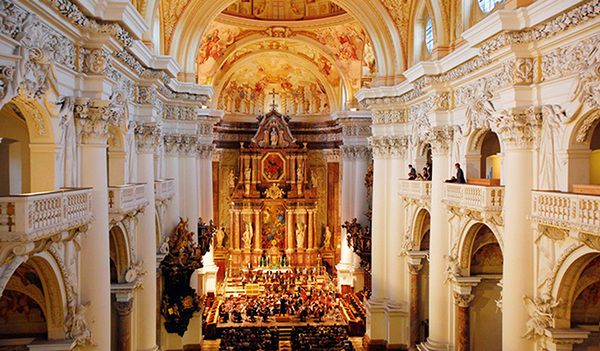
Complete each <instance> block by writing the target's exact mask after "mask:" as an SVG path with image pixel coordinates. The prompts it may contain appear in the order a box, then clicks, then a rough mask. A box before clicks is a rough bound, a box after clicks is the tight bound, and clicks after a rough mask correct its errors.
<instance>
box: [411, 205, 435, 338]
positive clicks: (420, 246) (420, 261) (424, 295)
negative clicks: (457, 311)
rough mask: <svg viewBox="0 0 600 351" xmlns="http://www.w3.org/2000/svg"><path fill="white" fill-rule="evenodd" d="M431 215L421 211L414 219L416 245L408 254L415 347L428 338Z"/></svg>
mask: <svg viewBox="0 0 600 351" xmlns="http://www.w3.org/2000/svg"><path fill="white" fill-rule="evenodd" d="M430 222H431V215H430V213H429V211H427V210H426V209H421V210H420V211H419V212H418V213H417V216H416V219H415V231H414V238H413V239H412V240H413V242H414V243H415V244H416V245H415V248H414V249H413V252H411V253H410V254H409V256H410V257H409V259H410V262H411V282H410V283H411V287H410V289H411V299H412V301H411V337H410V344H411V346H415V345H417V344H419V343H421V342H424V341H426V340H427V337H428V336H429V261H428V260H427V255H428V254H429V237H430V235H429V230H430Z"/></svg>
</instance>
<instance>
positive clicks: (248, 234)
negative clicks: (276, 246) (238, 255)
mask: <svg viewBox="0 0 600 351" xmlns="http://www.w3.org/2000/svg"><path fill="white" fill-rule="evenodd" d="M252 236H253V235H252V226H251V225H250V224H249V223H246V230H245V231H244V233H243V234H242V243H243V244H244V249H249V248H251V247H252Z"/></svg>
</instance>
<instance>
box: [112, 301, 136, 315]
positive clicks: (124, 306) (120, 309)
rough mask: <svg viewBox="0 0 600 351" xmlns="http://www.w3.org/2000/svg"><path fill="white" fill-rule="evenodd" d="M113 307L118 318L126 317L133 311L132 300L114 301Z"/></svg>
mask: <svg viewBox="0 0 600 351" xmlns="http://www.w3.org/2000/svg"><path fill="white" fill-rule="evenodd" d="M113 306H114V307H115V310H116V311H117V314H118V315H119V316H128V315H129V314H131V311H133V298H131V299H129V300H126V301H115V302H113Z"/></svg>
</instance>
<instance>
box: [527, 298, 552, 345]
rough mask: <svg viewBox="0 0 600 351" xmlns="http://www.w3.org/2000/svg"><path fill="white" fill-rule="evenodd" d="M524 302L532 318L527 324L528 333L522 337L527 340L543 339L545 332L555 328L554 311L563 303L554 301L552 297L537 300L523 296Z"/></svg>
mask: <svg viewBox="0 0 600 351" xmlns="http://www.w3.org/2000/svg"><path fill="white" fill-rule="evenodd" d="M523 302H524V303H525V307H526V308H527V312H528V313H529V317H530V318H529V321H527V323H526V327H527V331H526V332H525V333H524V334H523V335H522V336H521V337H522V338H525V339H538V338H540V337H543V336H544V334H545V330H546V329H547V328H551V327H553V326H554V310H555V309H556V307H558V306H559V305H560V304H561V303H562V301H561V300H559V301H558V302H557V301H554V299H553V298H552V297H551V296H545V297H539V296H538V297H536V298H535V299H532V298H530V297H529V296H523Z"/></svg>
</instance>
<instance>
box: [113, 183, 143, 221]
mask: <svg viewBox="0 0 600 351" xmlns="http://www.w3.org/2000/svg"><path fill="white" fill-rule="evenodd" d="M146 205H148V200H147V199H146V184H145V183H138V184H127V185H117V186H109V187H108V212H109V213H110V214H118V215H122V214H126V213H130V212H132V211H139V210H141V209H142V208H144V207H146Z"/></svg>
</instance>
